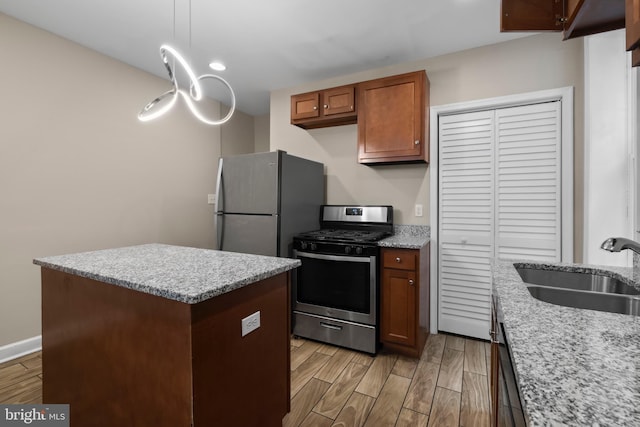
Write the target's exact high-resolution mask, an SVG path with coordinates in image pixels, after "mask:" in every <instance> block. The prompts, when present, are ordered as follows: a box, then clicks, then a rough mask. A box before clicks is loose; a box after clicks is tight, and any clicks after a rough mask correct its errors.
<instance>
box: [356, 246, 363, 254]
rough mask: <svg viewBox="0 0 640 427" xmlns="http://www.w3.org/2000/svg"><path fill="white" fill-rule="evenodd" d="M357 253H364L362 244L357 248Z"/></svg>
mask: <svg viewBox="0 0 640 427" xmlns="http://www.w3.org/2000/svg"><path fill="white" fill-rule="evenodd" d="M356 254H358V255H361V254H362V246H358V247H357V248H356Z"/></svg>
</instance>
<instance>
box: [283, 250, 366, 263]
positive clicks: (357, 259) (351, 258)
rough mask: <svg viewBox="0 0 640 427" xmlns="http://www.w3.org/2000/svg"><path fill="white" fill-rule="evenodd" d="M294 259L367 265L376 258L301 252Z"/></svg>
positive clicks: (295, 253)
mask: <svg viewBox="0 0 640 427" xmlns="http://www.w3.org/2000/svg"><path fill="white" fill-rule="evenodd" d="M294 257H295V258H301V257H304V258H315V259H326V260H329V261H339V262H366V263H370V262H372V261H373V260H375V256H370V257H368V256H363V257H356V256H346V255H327V254H314V253H310V252H299V251H294Z"/></svg>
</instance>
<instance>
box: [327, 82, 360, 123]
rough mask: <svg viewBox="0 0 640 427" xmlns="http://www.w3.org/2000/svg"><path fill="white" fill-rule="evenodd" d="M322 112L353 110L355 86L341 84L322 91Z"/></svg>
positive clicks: (338, 112) (331, 112)
mask: <svg viewBox="0 0 640 427" xmlns="http://www.w3.org/2000/svg"><path fill="white" fill-rule="evenodd" d="M322 104H323V105H322V114H324V115H325V116H333V115H335V114H343V113H350V112H352V111H355V86H342V87H336V88H333V89H327V90H325V91H324V92H323V93H322Z"/></svg>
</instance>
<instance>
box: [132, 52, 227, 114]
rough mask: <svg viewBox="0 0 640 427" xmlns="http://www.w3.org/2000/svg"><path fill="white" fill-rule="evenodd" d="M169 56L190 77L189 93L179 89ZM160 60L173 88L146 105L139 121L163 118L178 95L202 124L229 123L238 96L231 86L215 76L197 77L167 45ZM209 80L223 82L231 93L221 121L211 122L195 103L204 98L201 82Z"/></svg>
mask: <svg viewBox="0 0 640 427" xmlns="http://www.w3.org/2000/svg"><path fill="white" fill-rule="evenodd" d="M167 54H170V55H171V56H172V57H173V59H174V60H175V61H178V63H179V64H180V65H181V66H182V68H183V69H184V71H185V72H186V73H187V75H188V76H189V80H190V81H191V83H190V85H189V92H188V93H187V92H186V91H185V90H183V89H180V88H179V87H178V80H177V79H176V76H175V72H174V70H173V68H172V67H171V65H170V64H169V58H168V57H167ZM160 58H161V59H162V63H163V64H164V66H165V68H166V69H167V73H168V74H169V80H171V84H172V85H173V88H171V89H170V90H168V91H167V92H165V93H163V94H162V95H160V96H159V97H157V98H155V99H154V100H153V101H151V102H149V103H148V104H147V105H145V106H144V108H143V109H142V110H141V111H140V112H139V113H138V119H139V120H140V121H143V122H146V121H149V120H153V119H157V118H158V117H160V116H163V115H164V114H165V113H166V112H167V111H169V110H170V109H171V108H172V107H173V106H174V105H175V103H176V100H177V99H178V94H181V95H182V97H183V98H184V100H185V102H186V103H187V106H188V107H189V110H191V113H193V115H194V116H196V118H197V119H198V120H200V121H201V122H203V123H206V124H208V125H212V126H218V125H221V124H223V123H226V122H228V121H229V119H230V118H231V116H232V115H233V113H234V111H235V109H236V96H235V93H234V92H233V89H232V88H231V85H230V84H229V83H228V82H227V81H226V80H225V79H223V78H222V77H219V76H216V75H213V74H203V75H201V76H196V75H195V73H194V72H193V70H192V69H191V67H190V66H189V64H188V63H187V61H186V60H185V59H184V57H183V56H182V55H180V53H179V52H178V51H177V50H176V49H174V48H173V47H171V46H169V45H167V44H163V45H162V46H160ZM207 78H209V79H216V80H219V81H221V82H222V83H223V84H224V85H225V86H226V87H227V88H228V89H229V92H230V93H231V108H230V109H229V112H228V113H227V115H226V116H225V117H223V118H222V119H220V120H211V119H209V118H207V117H205V116H204V115H203V114H202V113H201V112H200V110H198V108H197V107H196V105H195V103H194V101H200V100H201V99H202V97H203V93H202V86H201V85H200V80H203V79H207ZM169 96H171V97H172V98H171V99H170V100H169V101H168V102H167V103H166V104H165V105H163V106H160V107H157V106H158V104H160V103H161V102H162V101H163V100H164V99H165V98H167V97H169Z"/></svg>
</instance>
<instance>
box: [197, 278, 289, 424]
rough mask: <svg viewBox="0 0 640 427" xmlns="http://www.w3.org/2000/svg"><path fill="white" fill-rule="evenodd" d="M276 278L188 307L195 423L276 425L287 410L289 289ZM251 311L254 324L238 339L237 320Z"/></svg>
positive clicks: (239, 335) (238, 325)
mask: <svg viewBox="0 0 640 427" xmlns="http://www.w3.org/2000/svg"><path fill="white" fill-rule="evenodd" d="M282 282H283V280H282V277H278V276H275V277H272V278H269V279H266V280H264V281H263V282H261V283H260V284H259V286H253V285H250V286H246V287H244V288H241V289H239V290H236V291H233V292H230V293H228V294H224V295H221V296H219V297H216V298H213V299H210V300H207V301H204V302H202V303H200V304H197V305H195V306H194V307H193V390H194V397H195V399H194V418H195V420H196V426H256V427H260V426H281V425H282V418H283V417H284V416H285V415H286V413H287V412H289V392H290V387H289V384H290V379H289V375H290V370H289V354H290V352H289V331H290V330H291V329H290V326H289V319H290V315H289V309H288V308H289V303H288V301H289V288H288V286H283V285H282ZM257 311H259V312H260V327H259V328H258V329H256V330H255V331H253V332H250V333H249V334H247V335H245V336H244V337H242V336H241V329H242V328H241V320H242V319H244V318H245V317H247V316H249V315H251V314H253V313H255V312H257ZM198 396H210V398H204V399H200V398H198ZM257 414H259V415H258V416H257Z"/></svg>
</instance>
